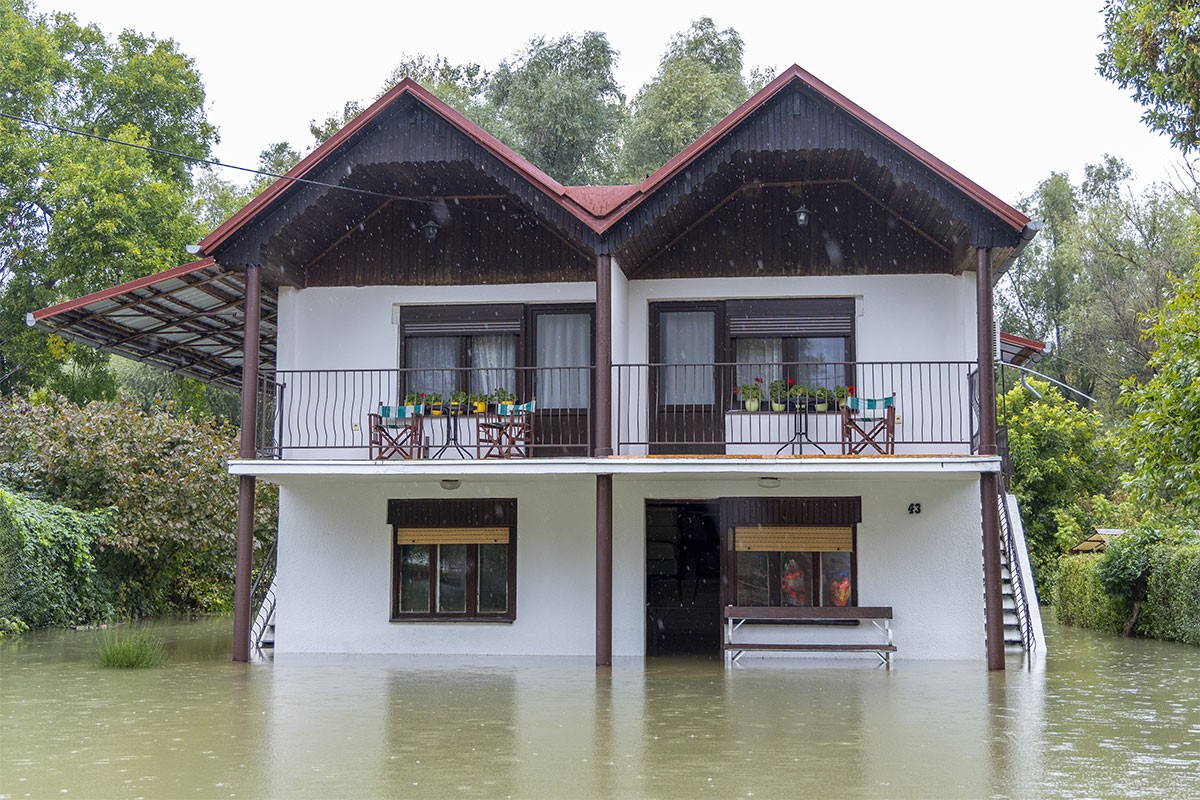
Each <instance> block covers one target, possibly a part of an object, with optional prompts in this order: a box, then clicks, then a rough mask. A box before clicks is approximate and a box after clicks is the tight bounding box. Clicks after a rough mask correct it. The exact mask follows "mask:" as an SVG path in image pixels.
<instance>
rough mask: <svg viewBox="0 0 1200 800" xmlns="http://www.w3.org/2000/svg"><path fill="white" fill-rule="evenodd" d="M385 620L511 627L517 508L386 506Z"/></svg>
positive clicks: (477, 503) (493, 503) (512, 503)
mask: <svg viewBox="0 0 1200 800" xmlns="http://www.w3.org/2000/svg"><path fill="white" fill-rule="evenodd" d="M388 523H389V524H390V525H391V526H392V547H393V556H392V620H393V621H394V622H400V621H406V620H447V621H449V620H470V621H473V622H512V621H513V620H514V619H516V576H517V565H516V547H517V501H516V500H392V501H391V502H390V503H389V504H388Z"/></svg>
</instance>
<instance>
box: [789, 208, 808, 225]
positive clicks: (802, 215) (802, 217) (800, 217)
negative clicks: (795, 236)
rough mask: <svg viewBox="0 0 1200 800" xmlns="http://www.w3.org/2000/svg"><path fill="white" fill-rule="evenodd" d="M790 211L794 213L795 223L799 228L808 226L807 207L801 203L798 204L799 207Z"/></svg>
mask: <svg viewBox="0 0 1200 800" xmlns="http://www.w3.org/2000/svg"><path fill="white" fill-rule="evenodd" d="M792 213H793V214H795V215H796V225H798V226H799V227H801V228H807V227H808V218H809V211H808V208H807V207H806V206H805V205H804V204H803V203H802V204H801V205H800V207H799V208H797V209H796V210H795V211H793V212H792Z"/></svg>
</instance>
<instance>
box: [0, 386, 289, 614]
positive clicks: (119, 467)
mask: <svg viewBox="0 0 1200 800" xmlns="http://www.w3.org/2000/svg"><path fill="white" fill-rule="evenodd" d="M236 450H237V447H236V437H235V434H234V430H233V429H232V427H230V426H228V425H226V424H223V423H220V422H217V421H214V420H201V421H192V420H188V419H181V418H177V417H174V416H172V415H170V414H168V413H167V411H166V409H165V408H163V407H161V406H155V407H152V408H151V409H149V410H147V411H143V410H141V409H138V408H136V407H135V406H133V405H132V404H130V403H127V402H118V403H100V402H93V403H89V404H88V405H86V406H83V407H79V406H76V405H74V404H72V403H69V402H67V401H65V399H63V398H49V399H48V400H47V401H46V402H34V401H29V400H21V399H17V398H10V399H6V400H0V482H4V483H6V484H7V485H9V486H12V487H13V488H15V489H18V490H21V491H26V492H31V493H35V494H37V495H40V496H42V497H45V498H49V499H53V500H54V501H55V502H58V503H62V504H64V505H68V506H70V507H72V508H76V509H80V510H89V509H95V508H105V507H108V506H112V507H114V508H115V510H116V516H115V520H114V524H113V526H112V528H111V529H109V530H107V531H106V532H105V533H104V535H103V536H101V537H100V540H99V545H100V546H99V548H98V550H97V553H96V564H97V567H98V569H99V570H100V572H101V573H102V574H103V575H105V577H106V580H107V581H108V582H109V583H110V585H111V589H112V598H113V602H114V604H115V605H116V606H117V607H118V609H119V610H120V611H121V613H122V614H124V615H128V616H148V615H155V614H161V613H165V612H167V611H169V610H203V611H219V610H225V609H227V608H228V607H229V605H230V603H231V601H232V591H231V587H232V580H233V566H234V550H235V544H234V539H235V529H236V496H237V479H236V478H235V477H233V476H230V475H229V474H228V473H227V471H226V460H227V459H228V458H229V457H231V456H232V455H233V454H234V453H236ZM256 513H257V518H256V520H255V533H256V536H258V538H259V540H260V541H269V540H270V539H272V538H273V537H274V514H275V489H274V488H273V487H270V486H269V485H265V484H260V485H259V495H258V499H257V504H256Z"/></svg>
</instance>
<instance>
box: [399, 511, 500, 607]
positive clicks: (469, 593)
mask: <svg viewBox="0 0 1200 800" xmlns="http://www.w3.org/2000/svg"><path fill="white" fill-rule="evenodd" d="M388 527H389V529H390V533H389V535H390V537H391V549H392V559H391V560H392V575H391V581H390V591H391V602H390V606H391V617H390V621H391V622H499V623H512V622H515V621H516V618H517V500H516V498H483V499H464V500H390V501H388ZM471 527H479V528H498V527H503V528H507V529H508V544H507V547H508V574H507V576H506V586H507V597H508V607H507V609H506V610H505V611H502V612H480V611H479V545H478V544H467V545H466V578H465V584H466V588H465V610H464V611H438V610H437V608H436V592H435V591H434V589H433V586H434V581H436V579H437V575H438V568H439V555H440V548H441V547H442V546H443V545H442V544H430V545H427V546H428V547H429V548H430V551H429V553H430V555H429V601H430V603H429V610H428V611H401V610H400V607H401V603H400V590H401V583H402V554H403V548H404V547H410V546H413V545H402V544H400V543H399V542H398V541H397V538H398V535H399V531H400V530H402V529H406V528H446V529H448V530H459V529H463V528H471Z"/></svg>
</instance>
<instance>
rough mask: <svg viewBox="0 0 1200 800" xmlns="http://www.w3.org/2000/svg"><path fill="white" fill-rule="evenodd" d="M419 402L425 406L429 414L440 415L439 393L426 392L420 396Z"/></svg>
mask: <svg viewBox="0 0 1200 800" xmlns="http://www.w3.org/2000/svg"><path fill="white" fill-rule="evenodd" d="M421 402H423V403H424V404H425V407H426V410H428V411H429V413H430V414H440V413H442V394H441V392H426V393H422V394H421Z"/></svg>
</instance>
